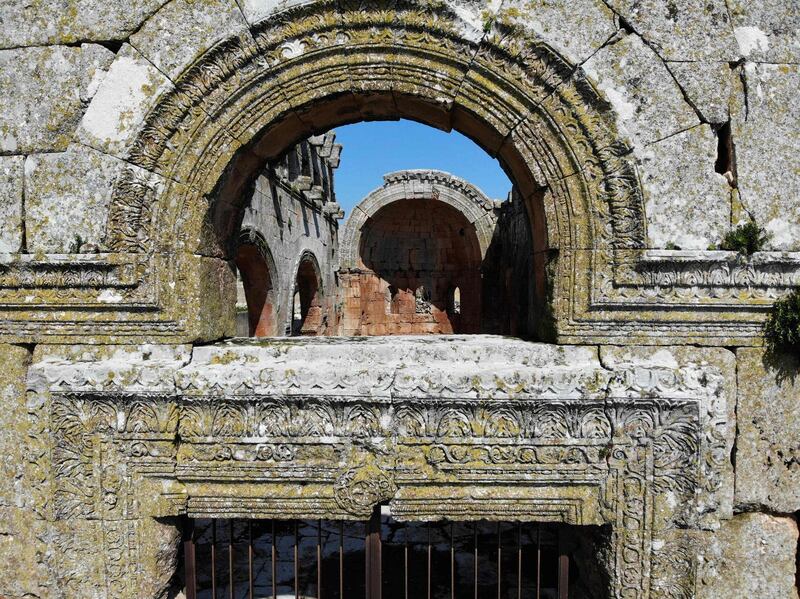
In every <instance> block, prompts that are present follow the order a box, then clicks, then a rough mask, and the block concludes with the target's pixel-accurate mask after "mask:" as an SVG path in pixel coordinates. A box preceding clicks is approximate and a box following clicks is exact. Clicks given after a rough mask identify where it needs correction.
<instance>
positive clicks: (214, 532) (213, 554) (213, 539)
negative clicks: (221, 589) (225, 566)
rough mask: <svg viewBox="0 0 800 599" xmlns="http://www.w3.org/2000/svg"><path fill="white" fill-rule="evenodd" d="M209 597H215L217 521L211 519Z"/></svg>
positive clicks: (215, 598) (212, 598)
mask: <svg viewBox="0 0 800 599" xmlns="http://www.w3.org/2000/svg"><path fill="white" fill-rule="evenodd" d="M211 599H217V521H216V520H212V521H211Z"/></svg>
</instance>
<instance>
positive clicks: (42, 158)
mask: <svg viewBox="0 0 800 599" xmlns="http://www.w3.org/2000/svg"><path fill="white" fill-rule="evenodd" d="M123 168H135V167H132V166H130V165H128V164H127V163H125V162H123V161H122V160H119V159H117V158H114V157H112V156H109V155H107V154H103V153H101V152H98V151H97V150H94V149H92V148H89V147H87V146H82V145H72V146H70V148H69V150H67V151H66V152H63V153H58V154H38V155H33V156H29V157H28V158H27V159H26V161H25V198H26V202H25V204H26V207H25V218H26V226H27V240H28V250H29V251H30V252H32V253H34V252H44V253H51V254H58V253H86V252H89V253H91V252H92V251H98V250H99V249H102V247H103V240H104V237H105V232H106V222H107V220H108V208H109V204H110V202H111V193H112V189H113V185H114V181H115V180H116V178H117V176H118V175H119V173H120V170H121V169H123ZM142 172H144V171H142ZM152 176H153V177H156V175H152ZM92 246H94V247H92Z"/></svg>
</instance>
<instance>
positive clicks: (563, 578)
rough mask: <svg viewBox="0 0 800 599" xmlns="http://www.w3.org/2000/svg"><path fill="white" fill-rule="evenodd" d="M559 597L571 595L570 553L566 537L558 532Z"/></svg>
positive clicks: (564, 598)
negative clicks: (568, 552)
mask: <svg viewBox="0 0 800 599" xmlns="http://www.w3.org/2000/svg"><path fill="white" fill-rule="evenodd" d="M557 545H558V599H568V597H569V555H567V553H566V548H565V547H564V539H563V537H562V535H561V533H560V532H559V533H558V542H557Z"/></svg>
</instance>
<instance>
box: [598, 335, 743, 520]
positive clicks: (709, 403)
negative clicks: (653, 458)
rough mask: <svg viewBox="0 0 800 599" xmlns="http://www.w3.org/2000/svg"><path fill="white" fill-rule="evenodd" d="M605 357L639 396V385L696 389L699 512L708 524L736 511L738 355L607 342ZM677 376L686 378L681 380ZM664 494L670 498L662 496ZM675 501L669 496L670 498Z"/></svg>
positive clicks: (665, 391)
mask: <svg viewBox="0 0 800 599" xmlns="http://www.w3.org/2000/svg"><path fill="white" fill-rule="evenodd" d="M600 361H601V362H602V364H603V366H604V367H606V368H608V369H610V370H613V371H615V378H616V380H617V385H615V382H614V381H613V380H612V383H611V385H610V389H611V391H612V392H614V390H615V388H616V386H620V387H622V388H625V389H627V391H626V393H627V394H628V395H630V396H635V394H636V393H637V392H638V391H637V390H638V389H639V388H646V387H648V386H649V387H650V388H653V387H655V388H658V389H659V391H660V393H661V394H662V395H663V396H665V397H673V398H678V397H680V395H681V392H679V391H678V390H677V389H678V388H679V387H685V388H686V389H691V390H692V396H693V397H695V398H699V399H701V405H700V408H701V409H700V419H701V425H702V429H703V439H702V441H701V447H700V452H701V459H700V463H701V464H702V466H701V468H702V477H703V479H704V484H703V485H702V487H703V491H702V492H701V493H700V496H699V497H698V503H697V511H698V513H697V514H696V515H697V516H699V523H700V525H701V526H703V527H704V528H706V527H708V528H713V527H715V526H716V525H717V523H718V521H719V519H720V518H730V516H731V514H732V513H733V497H734V472H733V465H732V464H731V459H730V456H731V450H732V448H733V442H734V435H735V430H736V412H735V409H736V358H735V356H734V354H733V353H732V352H730V351H728V350H726V349H721V348H696V347H637V346H628V347H617V346H601V347H600ZM677 381H683V382H682V385H677V384H676V382H677ZM661 499H662V500H663V499H664V498H661ZM667 502H669V498H667Z"/></svg>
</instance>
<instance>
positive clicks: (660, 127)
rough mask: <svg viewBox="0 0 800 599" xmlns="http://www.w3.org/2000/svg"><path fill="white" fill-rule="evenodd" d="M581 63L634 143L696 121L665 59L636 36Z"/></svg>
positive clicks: (662, 135) (676, 131)
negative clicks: (668, 69) (666, 65)
mask: <svg viewBox="0 0 800 599" xmlns="http://www.w3.org/2000/svg"><path fill="white" fill-rule="evenodd" d="M582 68H583V70H584V72H585V73H586V75H588V77H589V78H590V80H592V81H593V82H594V83H595V85H597V87H598V88H599V90H600V91H601V92H602V94H603V95H604V96H605V97H606V98H607V99H608V101H609V102H610V103H611V106H612V108H613V109H614V113H615V115H616V119H617V126H618V127H619V129H620V130H621V131H622V132H623V133H624V134H626V135H627V136H628V137H629V138H630V140H631V141H632V142H633V144H634V145H635V146H641V145H646V144H648V143H652V142H654V141H657V140H659V139H664V138H665V137H668V136H670V135H674V134H675V133H678V132H680V131H684V130H686V129H688V128H690V127H693V126H694V125H696V124H697V123H698V118H697V116H696V114H695V113H694V111H693V110H692V108H691V106H689V104H687V103H686V101H685V100H684V98H683V94H682V93H681V90H680V88H679V87H678V85H677V84H676V83H675V81H674V79H673V78H672V76H671V75H670V74H669V71H667V69H666V67H665V66H664V63H663V61H662V60H661V59H660V58H659V57H658V56H656V54H655V53H654V52H653V51H652V50H651V49H650V48H648V47H647V46H646V45H645V44H644V43H643V42H642V40H641V39H640V38H639V37H637V36H635V35H626V36H624V37H622V38H621V39H620V40H619V41H617V42H615V43H612V44H609V45H607V46H605V47H604V48H602V49H601V50H599V51H598V52H597V53H596V54H594V55H593V56H592V57H591V58H590V59H589V60H587V61H586V62H585V63H584V64H583V67H582Z"/></svg>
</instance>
